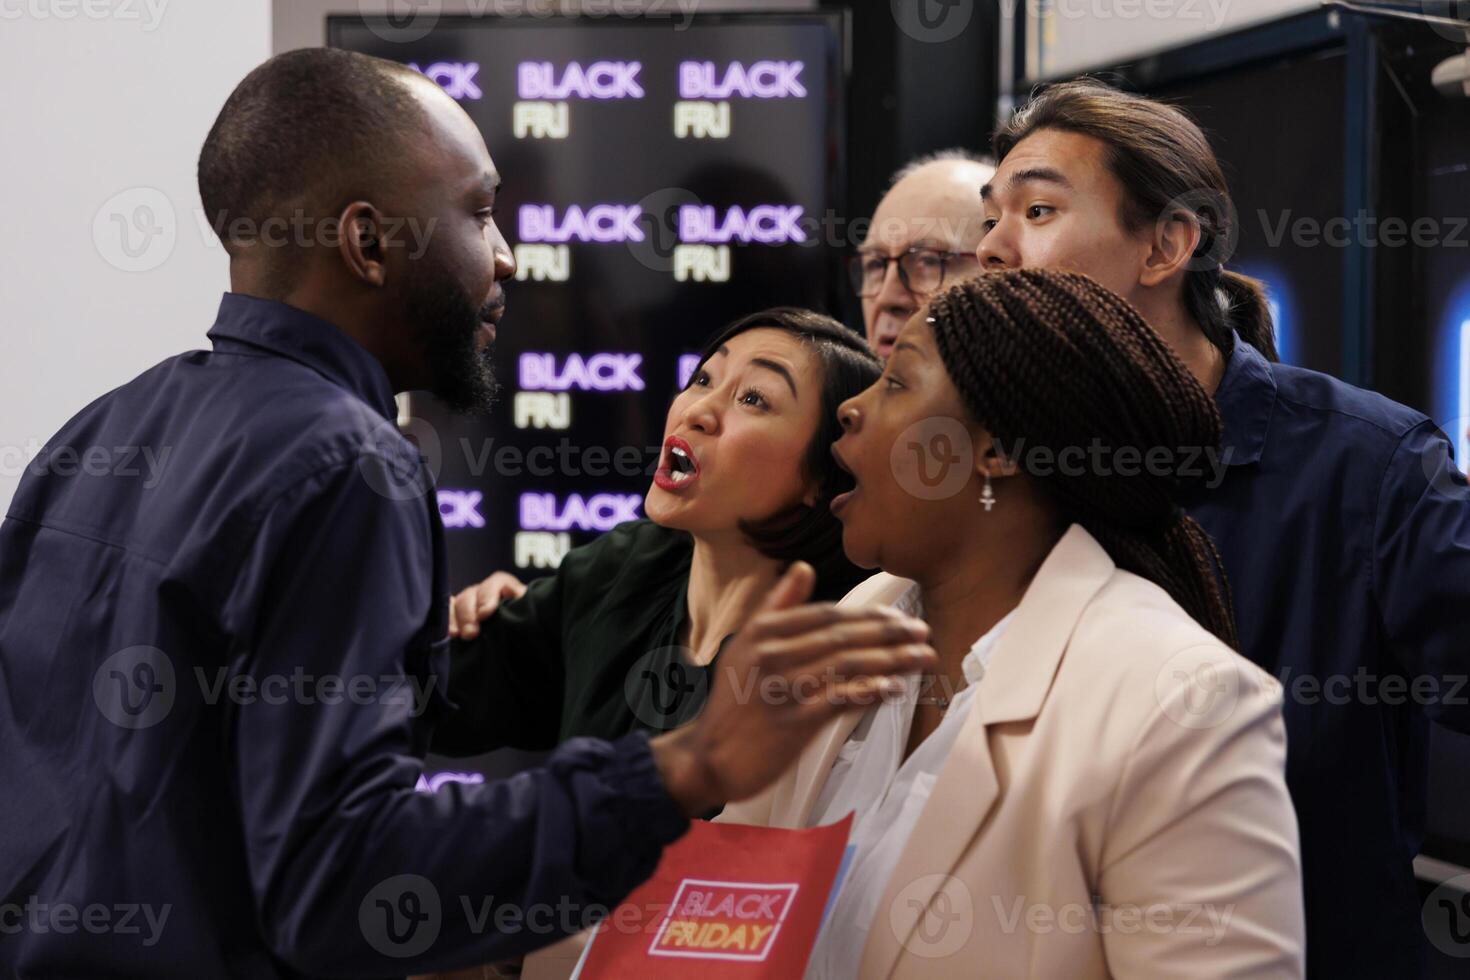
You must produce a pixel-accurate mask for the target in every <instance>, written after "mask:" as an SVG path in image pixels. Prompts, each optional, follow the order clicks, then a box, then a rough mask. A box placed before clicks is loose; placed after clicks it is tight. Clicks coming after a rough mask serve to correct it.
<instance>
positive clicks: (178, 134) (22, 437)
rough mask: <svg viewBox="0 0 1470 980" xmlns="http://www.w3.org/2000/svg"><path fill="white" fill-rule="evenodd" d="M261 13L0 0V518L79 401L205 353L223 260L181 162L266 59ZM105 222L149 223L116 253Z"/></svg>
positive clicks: (167, 1) (265, 15) (252, 3)
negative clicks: (187, 353) (178, 358)
mask: <svg viewBox="0 0 1470 980" xmlns="http://www.w3.org/2000/svg"><path fill="white" fill-rule="evenodd" d="M270 6H271V5H270V0H0V85H3V88H0V91H3V92H4V96H3V98H0V214H3V220H0V513H3V511H4V510H5V509H6V508H8V506H9V504H10V498H11V496H12V494H13V493H14V491H15V486H16V484H17V483H18V482H19V479H20V473H21V471H22V469H23V467H24V463H25V460H26V459H28V458H29V456H30V455H33V454H34V451H35V449H36V448H38V447H39V446H40V445H41V444H42V443H44V442H45V440H46V439H47V438H49V437H50V436H51V434H52V433H53V432H55V431H56V429H57V428H59V427H60V426H61V424H62V423H63V422H65V421H66V420H67V419H68V418H70V417H71V416H72V415H74V414H75V413H76V412H77V410H79V409H80V408H82V407H83V406H84V405H86V404H87V403H88V402H89V401H91V400H92V399H93V398H96V397H97V396H98V395H100V394H102V393H103V392H105V391H107V390H109V389H111V388H113V387H116V386H117V385H119V384H121V383H123V382H125V381H127V380H128V379H130V378H132V377H133V376H134V375H136V374H137V373H138V372H140V371H142V370H143V369H145V368H147V367H149V366H150V365H152V364H154V363H156V362H157V361H159V360H161V359H162V358H164V357H167V356H169V355H171V354H175V353H178V352H179V351H183V350H188V349H190V348H198V347H207V346H208V341H207V340H206V339H205V336H204V334H205V331H206V330H208V329H209V326H210V324H211V323H212V322H213V320H214V313H215V309H216V307H217V306H218V304H219V297H220V293H221V292H223V291H224V290H225V289H226V288H227V287H228V282H229V279H228V265H227V261H226V259H225V255H224V252H223V250H222V249H220V248H219V247H218V244H217V243H215V242H213V240H212V239H208V238H207V237H206V235H205V234H201V232H200V230H199V226H198V224H197V223H196V221H195V219H194V216H195V215H196V214H197V213H198V209H199V195H198V191H197V190H196V188H195V182H194V167H195V162H196V160H197V158H198V155H199V147H200V144H201V143H203V141H204V137H205V134H206V133H208V131H209V126H210V124H211V123H212V122H213V121H214V117H215V114H216V113H218V112H219V109H220V106H221V105H222V104H223V103H224V100H225V98H226V96H228V95H229V93H230V90H231V89H232V88H234V86H235V84H236V83H237V82H238V81H239V80H240V79H241V78H242V77H243V76H244V75H245V74H246V73H247V72H248V71H249V70H250V69H251V68H253V67H254V66H255V65H257V64H259V63H260V62H261V61H264V60H265V59H266V58H267V57H269V56H270V43H271V22H270ZM118 195H121V196H120V197H119V196H118ZM143 207H151V208H152V209H153V222H152V224H149V223H148V222H147V221H146V220H145V219H146V218H147V213H146V212H145V211H143V210H140V208H143ZM170 208H171V209H172V212H173V218H172V220H170V219H169V216H168V214H167V211H168V210H169V209H170ZM114 215H115V216H116V218H114ZM118 219H120V220H122V221H123V222H132V221H134V220H136V221H137V222H138V223H139V224H142V225H144V226H145V227H155V228H161V229H163V232H162V233H161V234H157V235H155V236H154V237H152V238H151V239H148V240H147V242H148V244H147V247H146V248H145V247H143V243H144V241H145V240H144V239H143V238H142V237H141V236H140V234H139V233H138V232H137V231H136V229H135V230H134V231H133V232H132V235H133V238H132V246H133V249H134V251H135V252H136V253H137V255H136V257H129V256H128V255H127V254H126V252H124V251H123V250H122V249H121V247H120V246H121V244H122V239H121V237H120V228H119V226H118V225H117V224H116V223H115V221H116V220H118ZM94 230H95V231H96V234H95V235H94ZM206 231H207V229H206ZM129 268H137V269H139V270H140V271H129Z"/></svg>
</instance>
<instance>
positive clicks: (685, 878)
mask: <svg viewBox="0 0 1470 980" xmlns="http://www.w3.org/2000/svg"><path fill="white" fill-rule="evenodd" d="M851 827H852V817H851V816H848V817H847V818H846V819H844V820H842V821H840V822H838V823H835V824H829V825H827V826H825V827H813V828H811V829H809V830H780V829H777V828H772V827H747V826H742V825H740V824H721V823H704V822H699V821H696V822H695V824H694V825H693V826H692V827H691V828H690V829H689V833H687V834H685V835H684V836H683V837H681V838H680V839H679V840H678V841H676V842H675V843H674V844H673V845H672V846H670V847H669V848H668V849H667V850H665V851H664V856H663V859H662V860H661V861H660V862H659V865H658V869H657V870H655V871H654V873H653V877H652V878H650V879H649V880H648V881H646V882H644V883H643V884H642V885H640V886H639V887H638V888H637V889H635V890H634V891H633V893H632V894H631V895H629V896H628V898H627V899H626V900H625V901H624V902H623V903H622V904H621V905H619V906H618V907H617V908H616V909H614V910H613V911H612V913H611V914H610V915H609V916H608V917H607V918H606V919H604V920H603V922H602V923H601V924H600V925H599V926H598V927H597V932H596V934H595V935H594V936H593V939H592V941H591V942H590V943H589V944H588V946H587V949H586V951H585V953H584V954H583V956H582V961H581V963H580V965H579V967H578V970H577V972H576V973H575V974H573V976H574V978H576V980H613V978H626V977H638V978H639V980H659V978H664V977H668V978H683V977H689V976H693V975H698V976H699V977H700V978H701V980H725V978H732V980H733V978H740V980H756V978H780V980H790V978H791V977H799V976H801V974H802V973H803V971H805V970H806V961H807V958H808V957H809V956H810V955H811V951H812V946H813V945H814V944H815V943H816V941H817V934H818V932H819V931H820V930H821V927H822V922H823V920H824V918H825V915H826V912H827V908H828V905H829V901H830V898H831V896H832V894H833V893H834V892H835V890H836V886H837V884H838V872H839V869H840V868H842V867H843V853H844V851H845V849H846V847H847V838H848V833H849V831H850V830H851Z"/></svg>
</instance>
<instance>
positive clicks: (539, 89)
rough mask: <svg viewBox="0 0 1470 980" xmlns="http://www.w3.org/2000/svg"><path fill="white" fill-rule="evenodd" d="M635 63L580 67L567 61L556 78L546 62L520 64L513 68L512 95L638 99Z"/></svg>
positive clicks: (637, 64) (598, 63) (555, 98)
mask: <svg viewBox="0 0 1470 980" xmlns="http://www.w3.org/2000/svg"><path fill="white" fill-rule="evenodd" d="M642 68H643V65H642V63H640V62H637V61H594V62H592V63H591V64H590V65H588V66H587V67H585V68H583V67H582V65H581V63H580V62H576V61H572V62H568V63H567V64H566V65H565V66H564V67H563V68H562V69H561V76H560V77H558V76H557V71H556V66H555V65H553V64H552V63H551V62H549V61H523V62H521V63H520V64H519V65H517V66H516V92H517V93H518V94H519V96H520V97H521V98H522V99H547V100H550V101H553V102H559V101H561V100H563V99H569V98H578V99H641V98H643V86H642V85H640V84H639V83H638V72H639V71H641V70H642Z"/></svg>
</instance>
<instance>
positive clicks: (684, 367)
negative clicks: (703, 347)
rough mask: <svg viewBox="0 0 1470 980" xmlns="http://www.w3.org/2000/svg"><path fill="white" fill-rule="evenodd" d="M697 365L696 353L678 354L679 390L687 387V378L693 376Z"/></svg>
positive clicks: (697, 357)
mask: <svg viewBox="0 0 1470 980" xmlns="http://www.w3.org/2000/svg"><path fill="white" fill-rule="evenodd" d="M698 367H699V355H698V354H680V355H679V390H680V391H683V390H684V389H685V388H687V387H689V379H690V378H692V377H694V371H695V369H696V368H698Z"/></svg>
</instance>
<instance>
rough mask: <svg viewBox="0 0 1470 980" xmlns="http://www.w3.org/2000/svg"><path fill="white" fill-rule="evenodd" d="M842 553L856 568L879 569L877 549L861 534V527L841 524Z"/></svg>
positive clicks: (845, 523)
mask: <svg viewBox="0 0 1470 980" xmlns="http://www.w3.org/2000/svg"><path fill="white" fill-rule="evenodd" d="M842 553H843V554H844V555H846V556H847V560H848V561H850V562H852V563H853V564H854V565H856V566H857V567H858V568H863V569H875V568H879V567H880V564H879V561H878V549H877V548H876V547H875V546H874V544H873V542H872V540H871V539H870V538H868V537H867V535H866V534H864V533H863V528H862V526H861V525H858V526H856V527H854V526H853V525H851V524H849V523H847V522H846V521H844V522H843V524H842Z"/></svg>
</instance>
